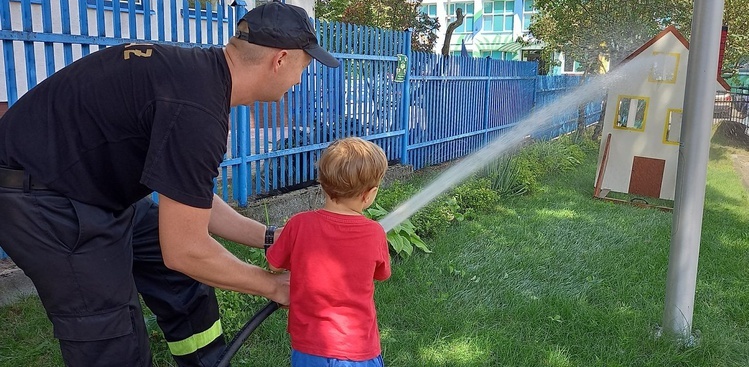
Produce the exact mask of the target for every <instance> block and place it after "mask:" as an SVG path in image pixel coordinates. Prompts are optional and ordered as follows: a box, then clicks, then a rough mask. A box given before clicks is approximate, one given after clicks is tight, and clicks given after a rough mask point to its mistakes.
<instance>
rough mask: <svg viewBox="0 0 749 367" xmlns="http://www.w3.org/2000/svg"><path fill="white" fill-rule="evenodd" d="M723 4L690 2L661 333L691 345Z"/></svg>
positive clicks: (700, 0) (710, 0) (721, 1)
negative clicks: (677, 161) (687, 57)
mask: <svg viewBox="0 0 749 367" xmlns="http://www.w3.org/2000/svg"><path fill="white" fill-rule="evenodd" d="M723 4H724V0H695V1H694V17H693V19H692V36H691V40H690V44H689V61H688V65H687V80H686V91H685V94H684V114H683V116H684V120H683V125H682V132H681V139H680V146H679V163H678V167H677V174H676V195H675V199H674V214H673V224H672V229H671V249H670V253H669V257H668V275H667V278H666V302H665V311H664V314H663V329H664V331H665V332H667V333H670V334H675V335H676V336H677V337H680V338H681V340H682V341H687V342H688V341H691V340H692V339H691V330H692V314H693V312H694V293H695V288H696V283H697V262H698V258H699V252H700V236H701V234H702V211H703V209H704V204H705V203H704V201H705V183H706V176H707V161H708V155H709V151H710V129H711V122H712V120H713V105H714V103H715V87H714V86H715V85H716V83H717V82H716V78H717V75H718V49H719V46H720V31H721V25H722V19H723Z"/></svg>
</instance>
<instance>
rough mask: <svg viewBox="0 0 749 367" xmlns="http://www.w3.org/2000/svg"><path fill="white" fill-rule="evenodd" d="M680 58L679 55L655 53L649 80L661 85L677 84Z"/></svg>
mask: <svg viewBox="0 0 749 367" xmlns="http://www.w3.org/2000/svg"><path fill="white" fill-rule="evenodd" d="M679 57H680V55H679V54H678V53H666V52H653V66H652V67H651V68H650V75H649V76H648V80H649V81H651V82H660V83H676V74H677V73H678V71H679Z"/></svg>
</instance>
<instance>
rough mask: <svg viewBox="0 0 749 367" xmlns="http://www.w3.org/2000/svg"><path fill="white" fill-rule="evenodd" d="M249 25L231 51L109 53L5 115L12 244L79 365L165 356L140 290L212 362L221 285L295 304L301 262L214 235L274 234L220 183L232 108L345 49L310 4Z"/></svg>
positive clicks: (177, 338) (188, 349) (0, 151)
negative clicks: (292, 263)
mask: <svg viewBox="0 0 749 367" xmlns="http://www.w3.org/2000/svg"><path fill="white" fill-rule="evenodd" d="M237 29H238V32H237V34H236V35H235V37H232V38H231V39H230V40H229V43H228V44H227V45H226V47H225V48H223V49H221V48H211V49H200V48H194V49H187V48H179V47H172V46H163V45H153V44H129V45H120V46H114V47H110V48H106V49H104V50H100V51H98V52H95V53H93V54H91V55H89V56H87V57H84V58H82V59H81V60H78V61H77V62H75V63H73V64H71V65H69V66H68V67H66V68H64V69H62V70H60V71H59V72H57V73H55V74H54V75H52V76H51V77H49V78H48V79H46V80H45V81H43V82H42V83H40V84H39V85H38V86H36V87H35V88H33V89H32V90H30V91H29V92H28V93H26V94H25V95H24V96H23V97H22V98H21V99H19V100H18V102H17V103H15V104H14V105H13V106H12V107H11V108H10V110H8V112H7V113H6V114H5V116H3V118H2V119H0V246H2V248H3V249H5V250H6V251H7V252H8V254H9V255H10V257H11V258H12V259H13V261H14V262H15V263H16V264H17V265H18V266H19V267H20V268H21V269H23V271H24V272H25V273H26V274H27V275H28V276H29V277H30V278H31V279H32V280H33V282H34V285H35V286H36V288H37V291H38V293H39V297H40V299H41V301H42V303H43V305H44V307H45V309H46V311H47V315H48V317H49V319H50V321H51V322H52V324H53V328H54V336H55V337H56V338H58V339H59V340H60V348H61V349H62V355H63V358H64V360H65V363H66V364H67V365H70V366H85V367H91V366H149V365H151V364H152V362H151V352H150V349H149V344H148V343H149V342H148V336H147V335H146V334H147V333H146V329H145V325H144V322H143V316H142V314H141V307H140V304H139V301H138V293H140V294H141V295H142V296H143V299H144V301H145V302H146V304H147V305H148V307H149V308H150V309H151V310H152V311H153V312H154V313H155V314H156V316H157V320H158V323H159V325H160V327H161V329H162V330H163V331H164V335H165V337H166V340H167V342H168V344H169V349H170V351H171V352H172V354H173V355H174V359H175V360H176V361H177V363H178V364H179V365H182V366H188V365H189V366H212V365H213V364H214V363H215V362H216V360H217V358H218V356H219V355H220V354H221V352H222V351H223V349H224V348H225V342H224V337H223V335H222V329H221V323H220V321H219V312H218V305H217V303H216V297H215V294H214V291H213V287H219V288H222V289H228V290H234V291H238V292H243V293H249V294H256V295H261V296H264V297H267V298H270V299H272V300H274V301H277V302H279V303H281V304H288V301H289V288H288V287H289V285H288V284H289V276H288V274H272V273H270V272H268V271H266V270H264V269H262V268H259V267H257V266H253V265H250V264H247V263H245V262H243V261H241V260H239V259H237V258H236V257H235V256H233V255H232V254H231V253H230V252H228V251H227V250H226V249H224V248H223V247H222V246H221V245H220V244H219V243H218V242H216V241H215V240H214V239H213V238H212V237H211V234H215V235H217V236H221V237H223V238H226V239H228V240H231V241H235V242H238V243H242V244H246V245H248V246H253V247H262V246H263V244H264V242H267V241H269V240H268V238H270V242H272V241H273V238H274V235H273V233H272V230H270V231H269V230H268V229H267V228H266V227H265V226H264V225H262V224H260V223H258V222H256V221H253V220H251V219H249V218H246V217H243V216H241V215H240V214H238V213H237V212H236V211H234V210H233V209H232V208H231V207H230V206H228V205H227V204H226V203H225V202H223V201H222V200H221V199H220V198H218V197H217V196H216V195H214V194H213V191H212V188H213V179H214V178H215V177H216V176H217V174H218V167H219V164H220V163H221V160H222V158H223V155H224V153H225V151H226V143H227V135H228V128H229V127H228V122H229V109H230V107H231V106H236V105H243V104H250V103H253V102H255V101H277V100H279V99H280V98H281V97H282V96H283V94H284V93H285V92H286V91H287V90H288V89H289V88H290V87H292V86H293V85H294V84H297V83H299V82H300V78H301V73H302V71H303V70H304V69H305V68H306V67H307V66H308V65H309V63H310V62H311V60H312V58H315V59H317V60H318V61H320V62H321V63H323V64H325V65H327V66H330V67H337V66H338V61H337V60H336V59H335V58H333V57H332V56H331V55H330V54H329V53H327V52H326V51H325V50H323V49H322V48H320V46H319V44H318V42H317V39H316V37H315V34H314V29H313V28H312V25H311V23H310V21H309V18H308V16H307V14H306V12H305V11H304V10H303V9H302V8H299V7H295V6H289V5H285V4H282V3H280V2H271V3H268V4H266V5H263V6H260V7H258V8H255V9H253V10H251V11H250V12H249V13H247V15H245V17H244V18H243V19H242V20H241V21H240V22H239V24H238V26H237ZM152 191H156V192H158V193H159V205H158V206H157V205H156V204H154V203H153V202H152V201H151V200H150V199H148V198H147V196H148V195H149V193H151V192H152ZM144 197H146V198H144Z"/></svg>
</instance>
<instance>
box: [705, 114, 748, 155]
mask: <svg viewBox="0 0 749 367" xmlns="http://www.w3.org/2000/svg"><path fill="white" fill-rule="evenodd" d="M748 132H749V127H747V125H744V124H742V123H740V122H736V121H728V120H724V121H722V122H721V123H720V125H718V127H717V128H716V129H715V134H714V135H713V139H714V141H716V142H719V143H721V144H724V145H727V146H730V147H733V148H738V149H742V150H744V151H748V152H747V154H749V135H748V134H747V133H748Z"/></svg>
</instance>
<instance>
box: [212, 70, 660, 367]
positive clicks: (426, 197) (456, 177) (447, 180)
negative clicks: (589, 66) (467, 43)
mask: <svg viewBox="0 0 749 367" xmlns="http://www.w3.org/2000/svg"><path fill="white" fill-rule="evenodd" d="M653 61H654V58H653V57H643V58H640V59H637V60H632V61H629V62H627V63H626V64H623V65H621V66H620V67H619V68H617V69H616V70H614V71H612V72H610V73H608V74H605V75H601V76H597V77H596V78H594V79H592V80H591V82H589V83H587V84H585V85H583V86H581V87H579V88H577V89H575V90H573V91H572V92H570V93H567V94H565V95H564V96H562V97H561V98H559V99H557V100H556V101H554V102H552V103H550V104H548V105H546V106H543V107H541V108H539V109H538V110H536V111H533V112H531V114H530V115H528V117H526V118H524V119H523V120H521V121H520V122H519V123H518V124H517V125H516V126H515V127H513V128H512V129H510V130H509V131H508V132H507V133H505V134H503V135H501V136H500V137H498V138H497V139H495V140H494V141H492V142H491V143H490V144H489V145H487V146H485V147H484V148H481V149H479V150H478V151H476V152H474V153H473V154H471V155H469V156H468V157H466V158H465V159H463V160H462V161H461V162H460V163H458V164H456V165H454V166H453V167H451V168H450V169H448V170H447V171H445V172H444V173H442V174H441V175H439V176H438V177H437V178H435V179H434V181H432V183H430V184H429V185H428V186H427V187H425V188H424V189H423V190H422V191H420V192H419V193H418V194H416V195H414V196H413V197H412V198H410V199H408V200H407V201H405V202H404V203H403V204H401V205H400V206H398V207H397V208H396V209H395V210H393V211H392V212H391V213H390V214H388V215H387V216H385V217H384V218H382V219H381V220H380V225H382V228H384V229H385V232H389V231H390V230H392V229H393V228H395V227H396V226H397V225H399V224H401V223H402V222H403V221H405V220H406V219H408V218H409V217H410V216H411V215H413V214H414V213H416V212H417V211H418V210H419V209H421V208H423V207H424V206H426V205H427V204H429V203H430V202H431V201H432V200H434V199H435V198H436V197H437V196H439V195H440V194H442V193H443V192H445V191H447V190H448V189H450V188H452V187H454V186H455V185H457V184H459V183H460V182H462V181H463V180H465V179H466V178H467V177H469V176H470V175H472V174H473V173H475V172H476V171H478V170H479V169H481V168H483V167H484V166H486V165H487V164H489V163H491V162H492V161H494V160H495V159H497V158H498V157H500V156H502V155H503V154H506V153H507V152H509V151H511V150H512V149H515V148H516V147H517V146H518V145H519V144H520V143H522V142H523V141H524V140H525V139H526V137H528V136H529V135H531V134H532V133H533V132H535V131H537V130H539V129H541V128H542V127H544V126H545V125H547V124H549V123H550V122H551V121H552V120H553V119H554V118H555V117H556V116H558V115H560V114H565V113H568V112H571V111H573V110H577V106H579V105H580V104H583V103H586V102H590V101H592V100H595V99H598V98H600V97H601V96H602V95H605V94H606V90H607V88H608V87H609V86H611V85H613V84H616V83H627V82H630V81H636V80H637V79H636V78H629V79H627V76H629V75H630V74H632V73H634V72H637V71H642V70H649V69H650V67H652V65H653ZM601 113H603V111H602V112H601ZM278 308H279V305H278V304H277V303H276V302H273V301H271V302H269V303H268V304H266V305H265V307H263V309H261V310H260V311H258V312H257V313H256V314H255V315H254V316H253V317H252V318H251V319H250V320H249V321H247V323H246V324H245V325H244V326H243V327H242V329H241V330H240V331H239V333H237V335H236V336H235V337H234V339H232V341H231V343H229V345H228V346H227V347H226V350H225V351H224V353H223V354H222V355H221V357H220V358H219V361H218V362H217V363H216V366H215V367H225V366H228V365H229V361H231V358H232V357H233V356H234V354H236V353H237V351H238V350H239V348H240V347H241V346H242V343H244V341H245V340H246V339H247V338H248V337H249V336H250V334H252V332H253V331H254V330H255V329H256V328H257V327H258V325H260V323H262V322H263V321H264V320H265V319H266V318H267V317H268V316H270V315H271V314H272V313H273V312H275V311H276V310H278Z"/></svg>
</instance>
